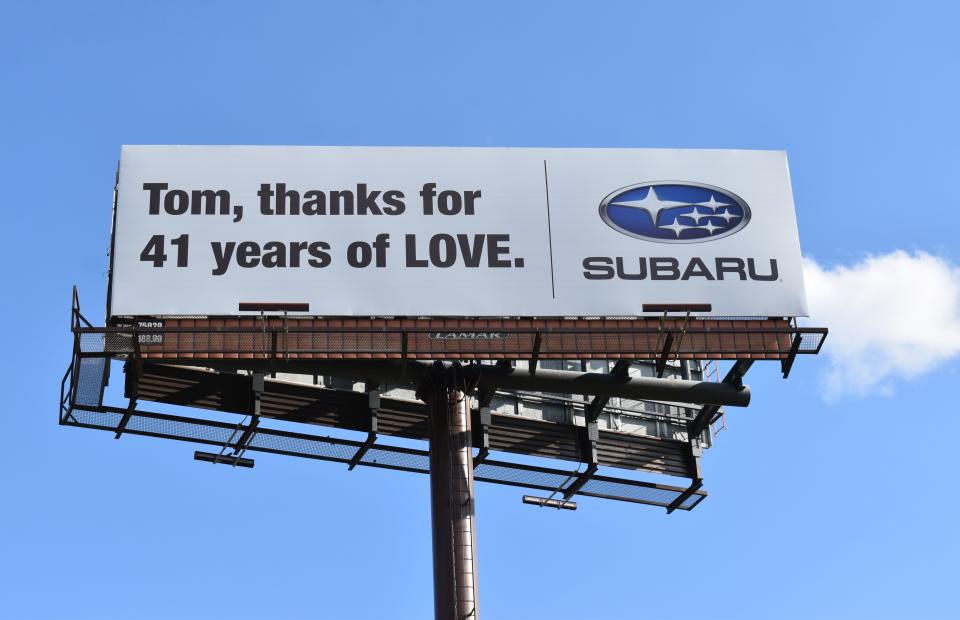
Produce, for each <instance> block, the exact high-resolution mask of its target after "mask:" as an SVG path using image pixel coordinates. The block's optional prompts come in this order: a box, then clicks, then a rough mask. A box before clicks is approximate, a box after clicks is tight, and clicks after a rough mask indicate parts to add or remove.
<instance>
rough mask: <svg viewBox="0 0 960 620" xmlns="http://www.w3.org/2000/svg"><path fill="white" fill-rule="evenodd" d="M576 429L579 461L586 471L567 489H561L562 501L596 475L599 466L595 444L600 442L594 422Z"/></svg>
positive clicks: (598, 454) (598, 431)
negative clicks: (585, 466)
mask: <svg viewBox="0 0 960 620" xmlns="http://www.w3.org/2000/svg"><path fill="white" fill-rule="evenodd" d="M576 429H577V439H578V440H579V442H580V459H581V460H582V461H583V462H584V463H586V464H587V469H586V470H585V471H584V472H583V473H581V474H580V475H578V476H577V478H576V479H575V480H574V481H573V482H571V483H570V485H569V486H568V487H567V488H565V489H561V490H562V491H563V499H570V498H571V497H573V495H574V493H576V492H577V491H579V490H580V489H582V488H583V485H585V484H586V483H587V481H588V480H590V478H592V477H593V475H594V474H595V473H597V468H598V466H599V465H600V453H599V451H598V450H597V443H598V442H599V441H600V429H599V428H598V427H597V423H596V421H594V422H588V423H587V425H586V426H578V427H576Z"/></svg>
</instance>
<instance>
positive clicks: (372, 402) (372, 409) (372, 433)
mask: <svg viewBox="0 0 960 620" xmlns="http://www.w3.org/2000/svg"><path fill="white" fill-rule="evenodd" d="M368 398H369V401H368V411H369V414H370V418H369V427H368V428H367V438H366V439H365V440H364V441H363V444H362V445H361V446H360V447H359V448H357V451H356V452H354V454H353V457H352V458H351V459H350V462H349V463H347V471H352V470H353V468H354V467H356V466H357V465H359V464H360V461H361V459H363V456H364V455H365V454H366V453H367V451H368V450H370V448H371V447H372V446H373V444H375V443H376V442H377V412H378V411H380V392H378V391H376V390H374V391H372V392H370V393H369V394H368Z"/></svg>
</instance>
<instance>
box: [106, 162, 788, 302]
mask: <svg viewBox="0 0 960 620" xmlns="http://www.w3.org/2000/svg"><path fill="white" fill-rule="evenodd" d="M251 303H253V304H258V303H259V304H263V303H274V304H281V305H283V304H288V305H289V304H296V305H297V307H300V308H301V309H303V310H306V311H308V312H309V313H310V314H312V315H324V316H368V317H369V316H460V317H467V316H469V317H478V316H487V317H495V316H498V317H503V316H514V317H534V316H537V317H550V316H554V317H559V316H641V315H645V314H652V313H656V312H651V311H650V310H648V309H647V308H650V307H654V306H662V305H664V304H673V305H679V306H686V307H697V308H700V309H701V312H700V313H701V314H713V315H719V316H729V315H736V316H779V317H795V316H805V315H806V314H807V307H806V300H805V295H804V287H803V276H802V270H801V263H800V246H799V241H798V235H797V225H796V216H795V212H794V206H793V199H792V195H791V189H790V180H789V174H788V169H787V162H786V156H785V154H784V153H783V152H780V151H741V150H677V149H526V148H524V149H510V148H407V147H252V146H251V147H245V146H126V147H123V150H122V155H121V162H120V171H119V186H118V191H117V203H116V211H115V221H114V241H113V247H112V252H111V292H110V300H109V314H110V315H111V316H174V315H204V316H214V315H217V316H224V315H226V316H235V315H238V314H242V312H241V307H242V306H243V305H244V304H248V305H249V304H251ZM707 308H709V310H707Z"/></svg>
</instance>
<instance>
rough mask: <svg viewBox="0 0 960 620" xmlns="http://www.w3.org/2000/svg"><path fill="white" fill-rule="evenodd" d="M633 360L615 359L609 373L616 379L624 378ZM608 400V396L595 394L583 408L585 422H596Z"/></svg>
mask: <svg viewBox="0 0 960 620" xmlns="http://www.w3.org/2000/svg"><path fill="white" fill-rule="evenodd" d="M632 362H633V360H626V359H623V360H617V363H616V364H614V365H613V368H612V369H611V370H610V374H611V375H612V376H613V377H616V378H618V379H626V378H627V376H628V371H629V370H630V364H631V363H632ZM609 402H610V397H609V396H595V397H594V398H593V400H592V401H590V404H588V405H587V407H586V409H584V416H585V417H586V419H587V424H589V423H591V422H596V421H597V419H598V418H599V417H600V413H601V412H602V411H603V408H604V407H606V406H607V403H609Z"/></svg>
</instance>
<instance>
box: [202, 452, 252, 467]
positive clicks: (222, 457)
mask: <svg viewBox="0 0 960 620" xmlns="http://www.w3.org/2000/svg"><path fill="white" fill-rule="evenodd" d="M193 458H194V460H197V461H204V462H207V463H213V464H214V465H216V464H217V463H220V464H223V465H232V466H233V467H246V468H248V469H252V468H253V459H247V458H243V457H242V456H230V455H226V454H214V453H213V452H202V451H200V450H197V451H196V452H194V453H193Z"/></svg>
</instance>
